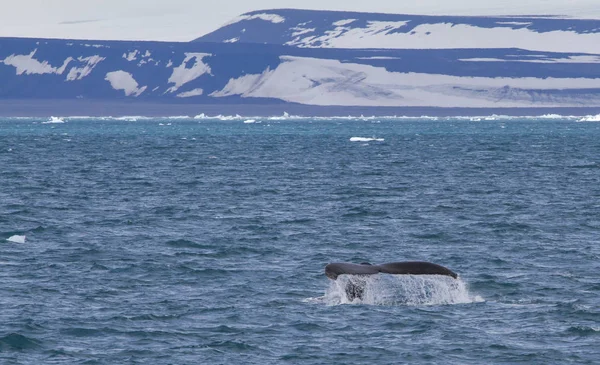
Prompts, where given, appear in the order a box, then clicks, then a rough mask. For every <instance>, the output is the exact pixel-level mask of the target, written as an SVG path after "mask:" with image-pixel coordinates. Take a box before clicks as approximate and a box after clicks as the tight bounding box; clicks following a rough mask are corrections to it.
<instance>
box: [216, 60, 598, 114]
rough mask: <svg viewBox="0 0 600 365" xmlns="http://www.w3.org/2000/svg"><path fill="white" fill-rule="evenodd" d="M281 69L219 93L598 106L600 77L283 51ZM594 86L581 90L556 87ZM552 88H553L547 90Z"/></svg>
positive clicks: (323, 100)
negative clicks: (455, 72) (429, 68)
mask: <svg viewBox="0 0 600 365" xmlns="http://www.w3.org/2000/svg"><path fill="white" fill-rule="evenodd" d="M280 59H281V61H282V62H281V64H279V65H278V66H277V68H276V69H274V70H270V69H269V68H267V69H266V70H265V71H263V72H262V73H261V74H250V75H244V76H241V77H239V78H236V79H230V80H229V82H228V83H227V85H225V87H224V88H223V89H222V90H219V91H215V92H213V93H211V94H210V96H213V97H224V96H231V95H240V96H241V97H260V98H273V99H280V100H284V101H288V102H294V103H300V104H308V105H352V106H432V107H496V108H500V107H529V106H545V107H564V106H578V107H581V106H583V105H586V106H597V105H600V95H598V94H597V93H596V92H595V91H594V90H595V89H597V88H598V85H599V84H600V78H555V77H547V78H536V77H520V78H510V77H460V76H452V75H443V74H425V73H414V72H408V73H407V72H390V71H388V70H386V69H385V68H384V67H374V66H370V65H363V64H356V63H345V62H344V63H342V62H340V61H338V60H331V59H317V58H308V57H292V56H281V57H280ZM568 89H590V90H591V91H590V92H589V93H580V94H576V95H564V96H563V95H561V94H553V93H551V91H555V90H568ZM545 91H550V93H545Z"/></svg>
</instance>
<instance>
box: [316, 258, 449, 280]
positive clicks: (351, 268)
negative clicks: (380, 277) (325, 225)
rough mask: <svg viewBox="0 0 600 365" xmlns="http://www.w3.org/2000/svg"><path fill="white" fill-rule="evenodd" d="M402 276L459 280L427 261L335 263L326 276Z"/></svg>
mask: <svg viewBox="0 0 600 365" xmlns="http://www.w3.org/2000/svg"><path fill="white" fill-rule="evenodd" d="M379 273H384V274H402V275H447V276H451V277H453V278H455V279H456V278H457V277H458V275H457V274H456V273H455V272H454V271H452V270H450V269H448V268H446V267H443V266H441V265H438V264H434V263H431V262H426V261H403V262H390V263H387V264H381V265H371V264H351V263H347V262H333V263H331V264H329V265H327V266H325V275H327V277H328V278H330V279H333V280H335V279H337V277H338V275H342V274H350V275H374V274H379Z"/></svg>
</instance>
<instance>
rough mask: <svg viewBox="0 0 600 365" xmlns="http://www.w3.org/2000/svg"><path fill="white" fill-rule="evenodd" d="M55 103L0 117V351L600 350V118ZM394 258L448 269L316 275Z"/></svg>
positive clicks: (264, 355) (484, 354)
mask: <svg viewBox="0 0 600 365" xmlns="http://www.w3.org/2000/svg"><path fill="white" fill-rule="evenodd" d="M52 121H53V122H56V123H46V120H45V119H27V118H24V119H10V120H8V119H6V120H0V363H2V364H285V363H290V364H349V363H353V364H367V363H368V364H391V363H411V364H491V363H495V364H515V363H524V364H551V363H557V364H558V363H560V364H565V363H577V364H597V363H599V362H600V299H599V294H600V275H599V270H598V269H599V268H600V264H599V262H600V123H578V122H577V121H576V120H573V119H560V118H556V119H543V120H542V119H540V120H537V119H534V118H529V119H519V118H513V119H510V120H507V119H503V118H501V117H499V118H491V120H484V119H481V120H480V119H473V120H459V119H444V120H431V119H410V120H400V119H393V118H392V119H373V118H371V119H347V120H327V119H319V120H311V119H297V120H285V119H284V120H260V118H255V119H254V120H246V121H244V120H242V119H236V120H216V119H210V118H205V119H200V120H194V119H137V120H136V118H132V119H129V120H114V119H102V120H99V119H94V118H86V119H76V118H71V119H67V120H65V123H60V122H61V120H58V119H54V120H52ZM23 236H24V237H23ZM405 260H425V261H431V262H435V263H438V264H441V265H444V266H446V267H448V268H450V269H452V270H453V271H455V272H457V273H458V274H459V279H458V280H455V279H452V278H449V277H443V276H402V275H384V274H381V275H377V276H372V277H367V278H356V277H352V276H347V275H342V276H340V278H338V280H337V281H335V282H334V281H331V280H329V279H327V278H326V277H325V275H324V267H325V265H326V264H327V263H329V262H340V261H341V262H355V263H359V262H363V261H369V262H372V263H384V262H393V261H405ZM357 279H360V280H363V281H364V285H365V288H366V291H365V296H364V297H363V299H362V300H361V299H356V300H354V301H349V300H348V298H347V297H346V296H345V292H344V283H345V282H347V281H349V280H357Z"/></svg>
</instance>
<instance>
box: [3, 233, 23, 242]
mask: <svg viewBox="0 0 600 365" xmlns="http://www.w3.org/2000/svg"><path fill="white" fill-rule="evenodd" d="M6 240H7V241H9V242H14V243H25V236H20V235H18V234H15V235H13V236H10V237H8V238H7V239H6Z"/></svg>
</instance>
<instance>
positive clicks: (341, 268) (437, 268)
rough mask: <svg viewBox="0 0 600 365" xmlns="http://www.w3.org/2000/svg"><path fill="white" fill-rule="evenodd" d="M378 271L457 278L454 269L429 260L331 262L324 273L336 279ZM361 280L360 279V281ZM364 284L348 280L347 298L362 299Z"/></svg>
mask: <svg viewBox="0 0 600 365" xmlns="http://www.w3.org/2000/svg"><path fill="white" fill-rule="evenodd" d="M379 273H384V274H394V275H446V276H450V277H453V278H454V279H456V278H458V274H456V273H455V272H454V271H452V270H450V269H448V268H446V267H444V266H441V265H438V264H434V263H431V262H426V261H403V262H390V263H387V264H380V265H372V264H370V263H361V264H351V263H346V262H333V263H331V264H328V265H327V266H325V275H327V277H328V278H330V279H332V280H336V279H337V277H338V276H339V275H343V274H347V275H359V276H364V275H375V274H379ZM361 282H362V281H361ZM364 290H365V288H364V286H362V285H360V283H355V282H353V281H348V283H347V284H346V287H345V291H346V296H347V297H348V300H351V301H352V300H354V299H355V298H359V299H362V298H363V295H364Z"/></svg>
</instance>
